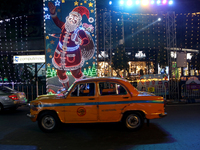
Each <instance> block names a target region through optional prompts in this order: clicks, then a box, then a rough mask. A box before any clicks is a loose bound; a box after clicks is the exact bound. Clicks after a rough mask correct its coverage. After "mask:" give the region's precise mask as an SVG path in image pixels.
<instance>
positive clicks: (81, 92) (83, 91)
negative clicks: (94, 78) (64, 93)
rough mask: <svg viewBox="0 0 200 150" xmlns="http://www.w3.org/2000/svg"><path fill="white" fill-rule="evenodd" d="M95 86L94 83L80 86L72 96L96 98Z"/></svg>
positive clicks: (74, 90)
mask: <svg viewBox="0 0 200 150" xmlns="http://www.w3.org/2000/svg"><path fill="white" fill-rule="evenodd" d="M94 95H95V84H94V83H82V84H78V85H77V86H76V87H75V88H74V89H73V91H72V93H71V96H73V97H76V96H94Z"/></svg>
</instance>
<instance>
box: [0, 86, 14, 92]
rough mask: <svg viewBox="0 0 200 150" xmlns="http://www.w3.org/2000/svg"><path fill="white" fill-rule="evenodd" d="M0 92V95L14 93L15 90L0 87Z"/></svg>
mask: <svg viewBox="0 0 200 150" xmlns="http://www.w3.org/2000/svg"><path fill="white" fill-rule="evenodd" d="M0 91H1V93H14V92H15V90H13V89H11V88H9V87H6V86H0Z"/></svg>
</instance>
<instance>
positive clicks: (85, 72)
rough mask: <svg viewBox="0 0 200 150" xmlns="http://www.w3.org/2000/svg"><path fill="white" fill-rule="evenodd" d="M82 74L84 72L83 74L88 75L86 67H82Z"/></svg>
mask: <svg viewBox="0 0 200 150" xmlns="http://www.w3.org/2000/svg"><path fill="white" fill-rule="evenodd" d="M83 74H84V75H85V76H87V75H88V74H87V71H86V68H84V71H83Z"/></svg>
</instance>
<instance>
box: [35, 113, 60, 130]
mask: <svg viewBox="0 0 200 150" xmlns="http://www.w3.org/2000/svg"><path fill="white" fill-rule="evenodd" d="M59 124H60V120H59V118H58V116H57V115H56V114H55V113H54V112H44V113H42V114H41V115H40V116H39V118H38V126H39V128H40V129H41V130H42V131H44V132H53V131H54V130H55V129H56V128H57V127H58V126H59Z"/></svg>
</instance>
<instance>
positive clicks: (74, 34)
mask: <svg viewBox="0 0 200 150" xmlns="http://www.w3.org/2000/svg"><path fill="white" fill-rule="evenodd" d="M48 6H49V10H50V14H51V17H52V19H53V21H54V23H55V24H56V25H57V26H58V27H59V28H60V29H61V34H60V37H59V42H58V45H57V47H56V49H55V53H54V57H53V58H52V63H53V65H54V67H55V68H56V69H57V76H58V78H59V81H60V82H61V83H62V84H63V86H64V87H66V86H67V87H69V78H68V76H67V75H66V71H67V70H70V72H71V74H72V76H73V77H74V78H75V79H81V78H83V77H84V75H83V73H82V71H81V68H82V66H83V65H84V62H85V61H86V60H89V59H91V58H92V57H93V55H94V51H95V47H94V42H93V40H92V37H91V36H90V34H89V32H93V31H94V27H93V26H92V25H88V24H86V23H84V24H82V16H83V15H86V17H87V18H88V19H89V21H90V22H92V21H94V20H92V19H91V18H90V17H89V16H90V13H89V10H88V9H87V8H86V7H83V6H78V7H75V8H74V9H73V10H72V11H71V12H70V13H69V16H67V17H66V22H62V21H60V20H59V19H58V17H57V13H56V7H55V6H54V4H53V3H52V2H49V3H48Z"/></svg>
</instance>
